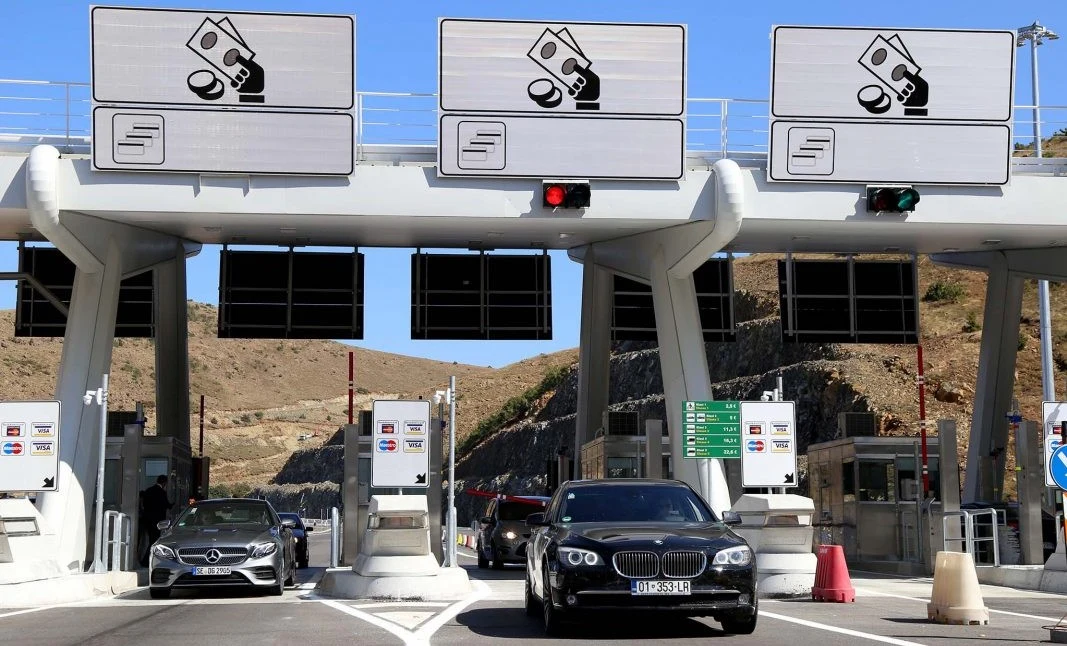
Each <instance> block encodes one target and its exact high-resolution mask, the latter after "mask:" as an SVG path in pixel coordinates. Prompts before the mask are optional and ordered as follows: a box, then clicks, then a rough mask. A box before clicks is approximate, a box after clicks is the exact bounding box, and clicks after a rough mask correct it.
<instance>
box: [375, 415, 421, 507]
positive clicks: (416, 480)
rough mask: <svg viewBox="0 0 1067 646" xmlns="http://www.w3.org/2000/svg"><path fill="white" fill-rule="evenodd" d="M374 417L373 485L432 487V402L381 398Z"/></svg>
mask: <svg viewBox="0 0 1067 646" xmlns="http://www.w3.org/2000/svg"><path fill="white" fill-rule="evenodd" d="M371 417H372V418H373V422H374V428H373V429H372V433H373V437H372V439H371V442H372V445H371V486H372V487H428V486H429V484H428V480H429V476H430V432H431V431H430V402H429V400H421V399H420V400H394V399H377V400H375V401H374V402H373V403H372V404H371Z"/></svg>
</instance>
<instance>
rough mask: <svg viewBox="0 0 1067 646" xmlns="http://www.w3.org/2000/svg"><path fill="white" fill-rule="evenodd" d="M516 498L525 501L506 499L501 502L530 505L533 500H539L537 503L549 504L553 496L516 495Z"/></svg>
mask: <svg viewBox="0 0 1067 646" xmlns="http://www.w3.org/2000/svg"><path fill="white" fill-rule="evenodd" d="M508 495H509V496H511V495H512V494H508ZM514 498H524V499H525V500H515V499H513V498H505V499H503V500H501V501H500V502H502V503H507V502H516V503H519V504H522V503H528V502H529V501H531V500H537V501H540V502H547V501H549V500H552V498H551V496H520V495H517V494H516V495H514Z"/></svg>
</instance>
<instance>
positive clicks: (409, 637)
mask: <svg viewBox="0 0 1067 646" xmlns="http://www.w3.org/2000/svg"><path fill="white" fill-rule="evenodd" d="M319 603H321V604H323V605H326V606H329V607H331V608H333V609H334V610H340V611H341V612H343V613H345V614H346V615H351V616H353V617H355V618H356V619H359V620H361V621H365V622H367V623H368V624H371V625H372V626H377V627H378V628H381V629H382V630H385V631H387V632H390V633H392V634H393V635H395V636H396V637H399V638H400V640H401V641H403V642H404V646H424V645H425V644H428V642H426V641H423V640H418V639H416V638H415V635H413V634H412V632H411V631H410V630H405V629H404V628H402V627H400V626H398V625H396V624H394V623H393V622H391V621H389V620H387V619H381V618H379V617H377V616H375V615H372V614H371V613H369V612H363V611H362V610H359V609H356V608H353V607H352V606H348V605H345V604H343V603H340V602H337V601H333V600H332V599H320V600H319Z"/></svg>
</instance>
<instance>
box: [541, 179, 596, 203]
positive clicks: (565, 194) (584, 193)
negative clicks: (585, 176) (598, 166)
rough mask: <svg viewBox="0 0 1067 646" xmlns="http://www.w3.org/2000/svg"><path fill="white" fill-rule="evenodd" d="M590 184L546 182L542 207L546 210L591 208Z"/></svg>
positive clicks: (542, 186) (542, 194)
mask: <svg viewBox="0 0 1067 646" xmlns="http://www.w3.org/2000/svg"><path fill="white" fill-rule="evenodd" d="M589 194H590V192H589V182H544V183H543V184H542V185H541V206H543V207H544V208H546V209H584V208H587V207H588V206H589Z"/></svg>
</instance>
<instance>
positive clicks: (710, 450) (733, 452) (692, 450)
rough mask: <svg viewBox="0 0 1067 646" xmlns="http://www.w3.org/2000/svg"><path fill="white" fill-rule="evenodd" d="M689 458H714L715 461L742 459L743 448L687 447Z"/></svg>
mask: <svg viewBox="0 0 1067 646" xmlns="http://www.w3.org/2000/svg"><path fill="white" fill-rule="evenodd" d="M685 457H687V458H714V459H719V460H723V459H727V460H729V459H738V460H739V459H741V447H739V446H738V447H727V446H687V447H685Z"/></svg>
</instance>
